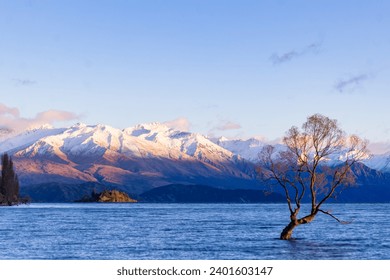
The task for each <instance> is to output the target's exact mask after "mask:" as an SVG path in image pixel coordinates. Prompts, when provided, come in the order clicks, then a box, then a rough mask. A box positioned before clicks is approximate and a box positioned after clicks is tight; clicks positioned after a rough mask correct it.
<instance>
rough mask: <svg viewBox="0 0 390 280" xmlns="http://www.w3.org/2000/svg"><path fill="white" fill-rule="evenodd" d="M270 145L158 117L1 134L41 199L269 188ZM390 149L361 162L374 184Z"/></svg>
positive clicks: (2, 148)
mask: <svg viewBox="0 0 390 280" xmlns="http://www.w3.org/2000/svg"><path fill="white" fill-rule="evenodd" d="M265 144H266V143H265V142H263V141H261V140H258V139H255V138H252V139H248V140H229V139H226V138H223V137H222V138H219V139H212V138H208V137H206V136H204V135H201V134H197V133H191V132H184V131H178V130H175V129H172V128H169V127H167V126H165V125H163V124H160V123H150V124H141V125H136V126H134V127H130V128H126V129H116V128H113V127H110V126H108V125H86V124H82V123H78V124H76V125H74V126H71V127H68V128H53V127H51V126H43V127H39V128H35V129H30V130H27V131H24V132H22V133H18V134H16V133H12V132H11V131H4V133H2V134H1V135H0V153H5V152H7V153H8V154H10V155H11V156H12V158H13V160H14V162H15V167H16V170H17V173H18V175H19V179H20V183H21V186H22V190H23V191H24V192H25V193H26V194H34V195H36V194H37V193H38V194H40V196H39V195H38V196H37V198H38V200H39V197H44V196H47V193H48V192H50V191H53V190H54V189H56V188H57V189H58V188H59V186H62V187H61V188H60V191H62V192H72V194H69V195H68V196H69V197H71V198H72V199H73V198H75V197H76V196H77V195H80V197H81V196H82V195H84V194H85V192H86V191H90V190H91V188H92V186H93V188H100V189H103V188H117V189H120V190H123V191H126V192H127V193H129V194H131V195H134V196H140V195H141V194H143V193H145V192H147V191H150V190H152V189H154V188H158V187H162V186H166V185H171V184H173V185H200V186H202V185H204V186H210V187H215V188H218V189H229V190H233V189H264V186H263V185H262V183H261V182H260V181H259V180H258V179H257V174H256V171H255V168H256V161H257V154H258V152H259V151H260V150H261V148H262V147H263V146H264V145H265ZM279 146H280V147H281V148H282V145H280V144H279ZM389 156H390V154H384V155H376V156H373V157H371V158H367V159H366V160H364V161H363V164H364V165H363V166H362V167H361V168H365V169H367V170H373V171H374V173H375V176H376V177H375V176H374V175H372V174H371V175H370V176H371V177H372V176H374V177H375V178H371V177H370V179H369V180H371V181H370V182H368V183H367V182H366V183H367V184H368V185H370V184H371V183H372V182H374V181H375V184H374V183H373V184H374V185H378V182H379V181H380V182H382V183H383V182H385V181H386V180H387V178H388V175H387V174H388V173H389V172H390V166H389ZM340 158H342V155H340ZM332 160H333V161H335V162H336V163H337V161H338V159H337V158H334V159H332ZM367 170H365V172H364V173H365V174H367ZM357 173H358V171H357ZM377 177H378V178H381V179H380V180H379V179H378V178H377ZM377 179H378V180H379V181H378V180H377ZM364 180H366V181H367V180H368V179H367V178H365V179H364ZM386 182H387V181H386ZM389 182H390V181H389ZM382 183H381V184H382ZM381 184H380V185H381ZM385 185H386V184H385ZM48 186H51V187H48ZM85 186H89V187H88V188H86V187H85ZM383 188H385V187H382V188H381V189H383ZM43 190H45V191H43ZM57 195H58V194H57ZM69 199H70V198H69ZM76 199H77V198H76ZM48 200H49V201H50V198H47V199H44V201H48ZM59 200H61V199H59ZM63 200H66V199H63Z"/></svg>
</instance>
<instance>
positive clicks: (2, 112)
mask: <svg viewBox="0 0 390 280" xmlns="http://www.w3.org/2000/svg"><path fill="white" fill-rule="evenodd" d="M79 118H80V116H79V115H77V114H74V113H71V112H67V111H60V110H48V111H44V112H40V113H38V114H37V115H36V116H35V117H34V118H24V117H21V116H20V111H19V109H18V108H12V107H8V106H6V105H4V104H2V103H0V127H2V128H7V129H10V130H13V131H23V130H25V129H28V128H32V127H38V126H41V125H44V124H51V125H52V124H55V123H57V122H64V121H72V120H78V119H79Z"/></svg>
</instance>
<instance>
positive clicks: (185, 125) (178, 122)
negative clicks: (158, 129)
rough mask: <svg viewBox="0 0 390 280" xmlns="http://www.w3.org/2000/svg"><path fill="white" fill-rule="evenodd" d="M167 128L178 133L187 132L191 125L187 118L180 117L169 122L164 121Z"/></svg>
mask: <svg viewBox="0 0 390 280" xmlns="http://www.w3.org/2000/svg"><path fill="white" fill-rule="evenodd" d="M163 124H164V125H166V126H168V127H169V128H173V129H177V130H180V131H189V130H190V127H191V123H190V121H189V120H188V119H187V118H184V117H181V118H177V119H174V120H171V121H166V122H164V123H163Z"/></svg>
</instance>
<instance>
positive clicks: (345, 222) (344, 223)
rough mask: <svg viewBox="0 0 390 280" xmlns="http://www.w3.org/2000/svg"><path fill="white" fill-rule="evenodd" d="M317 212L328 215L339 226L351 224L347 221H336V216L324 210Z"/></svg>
mask: <svg viewBox="0 0 390 280" xmlns="http://www.w3.org/2000/svg"><path fill="white" fill-rule="evenodd" d="M318 211H319V212H322V213H324V214H326V215H329V216H331V217H332V218H333V219H335V220H336V221H338V222H339V223H340V224H343V225H346V224H350V223H351V222H348V221H342V220H340V219H338V218H337V217H336V216H334V215H332V214H331V213H329V212H328V211H324V210H321V209H318Z"/></svg>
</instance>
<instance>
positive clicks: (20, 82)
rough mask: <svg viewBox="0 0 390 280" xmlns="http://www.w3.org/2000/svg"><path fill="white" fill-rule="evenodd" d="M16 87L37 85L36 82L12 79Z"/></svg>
mask: <svg viewBox="0 0 390 280" xmlns="http://www.w3.org/2000/svg"><path fill="white" fill-rule="evenodd" d="M13 81H14V83H15V85H16V86H32V85H35V84H36V83H37V81H34V80H30V79H13Z"/></svg>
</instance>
